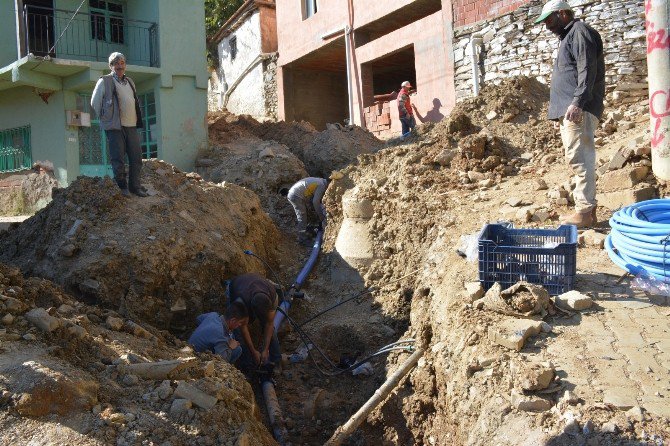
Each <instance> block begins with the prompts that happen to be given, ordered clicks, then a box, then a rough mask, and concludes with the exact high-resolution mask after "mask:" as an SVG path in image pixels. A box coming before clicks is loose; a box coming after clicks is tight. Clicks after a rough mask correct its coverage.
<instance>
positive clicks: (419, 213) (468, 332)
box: [0, 78, 670, 445]
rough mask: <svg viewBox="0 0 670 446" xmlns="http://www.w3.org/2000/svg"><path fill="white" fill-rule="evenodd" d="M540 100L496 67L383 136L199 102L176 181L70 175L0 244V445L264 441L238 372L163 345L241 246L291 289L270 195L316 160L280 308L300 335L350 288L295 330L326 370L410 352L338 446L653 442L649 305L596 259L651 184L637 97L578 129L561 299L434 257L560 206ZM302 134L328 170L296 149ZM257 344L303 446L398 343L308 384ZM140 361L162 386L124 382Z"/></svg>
mask: <svg viewBox="0 0 670 446" xmlns="http://www.w3.org/2000/svg"><path fill="white" fill-rule="evenodd" d="M547 98H548V91H547V88H546V86H544V85H542V84H539V83H537V82H535V81H533V80H530V79H527V78H518V79H512V80H508V81H505V82H503V83H502V84H501V85H500V86H498V87H495V88H485V89H484V90H483V91H482V94H481V96H480V97H478V98H474V99H469V100H466V101H464V102H462V103H459V105H458V106H457V107H456V109H455V110H454V111H453V112H452V114H451V115H450V116H449V117H448V118H447V119H445V120H444V121H443V122H441V123H438V124H431V125H426V126H422V127H420V128H419V129H418V131H417V133H416V135H414V136H412V137H411V138H409V139H405V140H392V141H389V142H387V143H385V144H383V145H382V143H380V142H378V141H376V140H374V139H373V138H371V136H370V135H369V134H367V133H365V132H364V131H362V130H361V129H358V128H355V127H353V128H350V129H341V128H336V127H333V128H330V129H328V130H326V131H325V132H321V133H319V132H316V131H314V129H313V128H311V127H310V126H309V125H307V124H304V123H300V124H295V123H293V124H287V123H263V124H260V123H257V122H255V121H253V120H250V119H249V118H246V117H235V116H231V115H221V114H218V115H212V116H211V117H210V140H211V143H212V144H211V146H212V149H211V150H210V152H208V153H206V154H202V156H201V157H200V159H199V161H198V173H197V174H196V173H190V174H184V173H182V172H178V171H176V170H175V169H174V168H172V167H171V166H169V165H167V164H164V163H160V162H156V161H151V162H148V163H147V164H146V166H147V168H146V170H145V171H146V180H147V183H148V186H149V190H150V192H151V193H152V196H151V197H149V198H146V199H139V198H133V199H131V200H125V199H123V198H122V197H121V196H120V195H118V193H116V192H115V189H114V186H113V185H112V184H111V183H110V182H109V181H102V180H94V179H80V180H77V182H75V183H74V184H73V185H72V186H70V187H69V188H68V189H66V190H64V191H61V192H60V193H58V194H57V195H56V196H55V198H54V201H53V202H52V204H50V205H49V206H48V207H47V208H46V209H44V210H43V211H41V212H40V213H38V214H36V216H35V217H33V218H32V219H30V220H28V221H27V222H25V223H23V224H21V225H20V226H19V227H18V228H15V229H12V230H10V231H9V232H7V233H4V234H0V248H1V249H0V261H2V262H5V263H7V264H10V265H14V266H17V267H20V268H21V270H22V272H23V274H25V277H26V278H24V277H23V276H22V275H21V274H20V273H19V272H18V271H17V270H16V269H13V267H5V266H2V267H0V273H2V276H1V277H0V283H1V284H2V285H0V295H2V297H1V299H2V305H3V310H2V312H1V313H2V314H1V315H0V316H1V317H2V318H1V322H2V330H4V331H3V332H2V335H1V336H2V337H1V339H2V344H1V345H0V347H2V349H3V351H2V353H0V368H2V370H3V371H2V372H0V385H1V386H2V392H3V393H2V400H1V401H2V407H3V409H4V411H3V413H2V416H0V423H2V427H3V431H2V432H3V433H2V434H1V435H3V442H9V443H12V444H27V443H29V442H30V441H31V440H32V439H36V438H46V439H50V440H51V441H52V443H55V444H67V443H81V444H115V443H116V444H165V445H167V444H173V445H174V444H271V443H272V439H271V436H270V434H269V433H268V431H266V430H265V429H264V428H263V427H262V423H263V422H266V423H267V420H265V418H264V414H263V413H262V412H263V410H262V400H261V399H260V397H259V396H258V393H259V392H258V389H257V385H256V381H255V380H254V379H253V377H252V378H251V380H250V381H249V383H250V384H251V386H249V384H247V382H245V381H244V379H243V376H242V375H241V374H240V373H238V372H237V371H236V370H235V369H233V368H231V367H229V366H227V365H226V364H222V363H220V362H219V361H218V360H216V358H214V357H211V356H209V355H196V357H195V359H192V358H193V357H194V355H193V353H192V352H191V351H189V350H188V348H185V347H186V346H185V344H184V342H183V339H184V337H185V336H186V335H187V334H188V331H189V330H190V329H191V328H192V325H193V323H192V317H193V316H194V315H195V314H197V313H198V312H200V311H202V310H210V309H217V308H220V304H221V303H220V293H221V289H220V286H221V285H220V279H221V278H228V277H230V276H232V275H235V274H238V273H240V272H242V271H245V270H255V271H261V272H263V271H264V269H263V267H262V265H260V264H259V263H258V262H257V261H254V259H251V258H249V257H247V256H244V255H243V254H241V251H242V250H243V249H246V248H251V249H253V250H254V251H256V252H257V253H259V255H261V256H262V257H264V258H266V259H267V260H268V262H269V264H270V266H271V267H272V268H273V269H274V270H275V271H276V272H277V274H278V275H279V279H280V280H281V281H282V282H284V283H291V282H292V281H293V279H294V278H295V276H296V274H297V273H298V271H299V269H300V267H301V266H302V264H303V263H304V261H305V259H306V256H307V254H308V253H309V249H308V248H302V247H299V246H298V245H297V244H296V243H295V241H294V237H293V234H292V229H291V222H292V212H291V209H290V208H289V207H288V206H287V203H286V202H285V201H284V200H283V199H282V198H280V197H278V196H277V191H278V189H279V188H281V187H284V186H285V185H290V183H291V182H292V181H295V179H298V178H299V177H301V176H303V175H305V174H309V175H326V174H329V173H330V172H331V170H334V169H339V174H340V175H337V178H338V179H337V180H334V181H332V182H331V184H330V186H329V189H328V192H327V194H326V197H325V199H324V202H325V204H326V206H327V212H328V217H329V224H328V226H327V230H326V238H325V243H324V250H323V253H322V255H321V257H320V260H319V263H318V264H317V267H316V268H315V269H314V271H313V272H312V274H311V275H310V279H309V282H308V284H307V286H306V287H305V292H306V297H305V299H302V300H296V301H295V303H294V306H293V308H292V309H291V313H290V314H291V316H292V317H293V318H294V319H295V321H296V322H297V323H298V324H300V323H302V322H304V321H307V320H308V319H309V318H311V317H312V316H313V315H315V314H316V313H317V312H319V311H320V310H323V309H326V308H328V307H330V306H332V305H333V304H335V303H339V302H343V300H344V299H348V298H351V297H356V298H355V299H353V300H350V301H348V302H346V303H343V304H342V305H341V306H339V307H337V308H335V309H334V310H332V311H330V312H328V313H325V314H324V315H323V316H321V317H319V318H317V319H315V320H313V321H310V322H309V323H307V324H305V325H304V327H303V328H304V329H305V330H306V332H307V333H308V335H309V336H310V337H311V338H312V339H313V341H314V342H315V343H316V344H317V345H318V346H319V347H320V348H321V350H323V351H324V353H325V354H326V355H327V356H328V358H330V359H331V360H332V361H333V362H334V363H338V362H340V360H346V359H347V358H351V357H358V358H361V357H363V355H365V354H369V353H371V352H374V351H375V350H377V349H378V348H379V347H382V346H384V345H387V344H389V343H391V342H394V341H396V340H398V339H413V340H414V343H415V346H416V347H422V348H425V349H426V353H425V354H424V355H423V357H422V359H421V360H420V361H419V363H418V365H417V367H415V368H414V369H413V370H412V372H411V373H410V374H409V375H408V376H407V377H406V378H405V379H403V380H402V381H401V383H400V385H399V386H398V387H397V388H396V389H395V390H394V392H392V394H391V395H390V396H389V397H388V398H386V400H385V401H384V403H383V404H382V405H380V406H379V407H378V408H377V409H376V410H374V411H373V412H372V413H371V414H370V415H369V416H368V417H367V419H366V422H365V423H364V424H363V425H362V427H361V428H360V429H359V430H358V431H357V432H356V433H355V434H354V435H353V437H352V438H351V439H350V440H349V444H357V445H363V444H375V445H376V444H426V445H443V444H463V445H489V444H493V445H521V444H525V445H538V444H545V445H618V444H631V445H657V444H658V445H662V444H667V442H668V441H670V428H669V427H668V426H669V425H670V424H669V423H668V417H670V413H669V408H670V404H667V402H666V401H667V398H668V395H670V348H669V347H668V340H669V339H670V325H668V316H669V315H670V302H669V301H668V298H666V297H663V296H655V295H647V294H645V293H644V292H642V291H640V290H635V289H633V288H631V282H630V279H627V278H624V279H621V278H620V277H621V274H622V272H621V271H619V270H618V269H617V268H616V267H614V265H613V264H612V263H611V262H610V261H609V259H608V257H607V255H606V254H605V252H604V251H603V250H602V242H603V234H604V233H606V232H607V219H608V218H609V216H610V215H611V213H612V211H613V210H614V209H616V208H618V207H619V206H621V204H623V203H625V202H630V201H631V200H639V199H645V198H649V197H652V196H654V195H657V194H660V195H661V196H663V195H664V194H665V186H664V185H663V184H658V183H657V181H656V180H655V178H654V176H653V174H651V173H650V171H649V166H650V161H649V134H648V131H647V130H646V129H647V128H648V121H647V119H648V115H647V113H648V110H647V109H646V107H645V105H644V104H627V105H625V106H622V107H621V108H612V109H608V110H607V111H606V116H605V119H604V120H603V122H602V126H601V129H600V130H599V132H598V135H597V137H598V157H599V162H598V166H599V175H600V178H599V190H598V198H599V203H600V206H599V208H598V217H599V218H598V220H599V223H598V225H596V227H595V228H592V229H591V230H589V231H580V245H579V249H578V251H577V276H576V282H575V283H576V285H575V288H576V290H577V291H578V292H579V296H577V297H576V298H571V299H568V298H564V299H558V300H556V299H554V298H550V297H549V296H548V295H547V294H546V293H543V291H542V290H541V289H540V290H538V289H535V288H532V287H521V288H519V289H518V290H514V291H510V292H508V293H502V294H500V295H494V294H493V292H489V293H488V294H486V295H484V293H483V290H481V289H480V288H479V285H478V284H477V283H473V282H476V281H477V278H478V276H477V263H476V262H474V263H473V262H469V261H468V260H466V259H465V258H463V257H461V256H460V255H459V254H458V253H457V249H458V248H462V246H461V245H462V236H468V235H473V234H476V233H477V232H478V231H479V230H480V229H481V227H482V226H483V225H484V224H486V223H488V222H493V221H497V220H506V221H511V222H513V223H514V224H515V225H516V226H517V227H521V226H523V227H541V226H555V225H557V224H558V222H557V218H558V215H559V214H561V213H564V212H567V211H568V208H569V205H570V202H571V199H572V198H571V188H572V186H571V184H570V182H569V181H566V179H567V177H568V176H567V175H566V167H565V165H564V164H563V161H562V155H561V145H560V141H559V139H558V132H557V130H555V129H554V128H553V125H552V124H551V123H549V122H547V121H546V119H545V118H546V101H547ZM345 140H346V141H348V142H347V143H346V144H344V143H340V142H341V141H345ZM323 141H326V142H328V141H334V143H332V144H330V143H327V144H325V146H326V147H327V148H326V149H325V152H326V153H329V155H328V156H330V157H331V158H332V159H337V160H341V162H340V161H338V163H337V165H335V164H333V165H328V164H327V163H324V162H323V160H322V159H320V158H318V157H315V156H314V150H315V147H317V146H322V145H323ZM333 152H335V153H334V154H333ZM345 160H346V161H345ZM240 186H243V187H240ZM245 188H248V189H245ZM77 221H79V222H80V223H79V224H77ZM159 222H160V223H159ZM216 234H219V236H217V235H216ZM352 240H354V242H352ZM114 242H116V243H114ZM264 272H265V273H266V274H268V275H270V274H271V273H270V272H269V271H264ZM32 276H39V277H42V278H41V279H38V278H35V277H32ZM28 277H31V278H28ZM45 278H46V279H50V280H53V281H54V282H56V283H57V284H59V285H62V287H64V288H61V287H60V286H59V285H54V284H53V283H52V282H50V281H48V280H46V279H45ZM94 282H96V283H97V285H96V284H94ZM180 299H181V301H180ZM180 302H181V303H182V304H183V307H185V308H182V306H180V305H177V304H178V303H180ZM154 326H155V327H158V328H154ZM165 329H169V330H170V331H169V332H168V331H167V330H165ZM175 335H177V336H176V337H175ZM280 339H281V342H282V348H283V350H284V352H285V353H286V354H287V357H286V361H284V363H283V365H282V368H281V369H280V370H277V373H276V376H275V379H276V383H277V393H278V395H279V399H280V405H281V408H282V411H283V414H284V417H285V418H286V425H287V428H288V433H289V441H290V443H291V444H323V442H324V441H326V440H327V439H328V438H329V437H330V435H331V434H332V433H333V432H334V431H335V429H336V428H337V427H338V426H339V425H341V424H343V423H344V422H345V421H346V420H347V419H348V418H349V417H350V416H351V415H352V414H353V413H354V412H355V411H356V410H357V409H358V408H359V407H360V406H361V405H362V404H363V403H364V402H365V401H366V400H367V398H369V397H370V396H371V395H372V394H373V393H374V391H375V390H376V389H377V388H378V387H379V386H380V385H381V383H382V382H383V381H384V380H385V379H386V376H388V375H389V374H390V373H392V372H393V371H394V370H395V369H396V368H397V367H398V366H399V365H400V364H401V363H402V362H403V361H404V360H405V359H406V358H407V356H408V355H409V353H406V352H397V351H396V352H392V353H389V354H387V355H380V356H377V357H375V358H374V359H372V360H371V361H370V362H371V366H372V374H371V375H365V374H363V375H356V376H353V375H352V374H351V373H349V372H347V373H337V368H333V367H329V366H328V364H327V363H326V362H325V361H324V360H319V366H320V367H321V368H322V369H324V370H323V371H324V372H325V373H320V372H319V371H318V370H317V368H316V367H315V365H314V364H313V363H312V362H310V361H309V360H307V361H304V362H292V361H290V360H289V357H288V355H290V354H291V353H293V352H294V351H295V350H298V349H299V348H300V347H301V346H302V345H301V341H300V337H299V335H298V333H297V332H296V330H295V329H292V328H291V327H287V328H286V329H285V330H283V331H282V332H281V333H280ZM313 351H314V350H313ZM315 357H316V356H315ZM158 361H179V362H178V363H174V362H169V363H167V364H166V363H164V362H163V363H161V364H160V365H158V366H157V365H156V364H155V363H156V362H158ZM175 364H177V365H175ZM173 366H174V367H175V368H174V369H172V368H171V367H173ZM155 367H158V368H159V370H160V371H161V372H160V373H162V375H160V376H158V375H151V374H149V375H147V374H146V373H148V372H146V369H150V370H156V369H155ZM165 370H168V372H165ZM156 373H158V372H156ZM191 386H192V387H191ZM193 387H195V390H194V388H193ZM45 388H46V389H63V390H58V392H60V394H63V393H64V394H70V395H72V398H69V399H67V400H66V401H64V402H60V400H57V399H55V398H53V393H49V392H50V391H45V390H44V389H45ZM251 389H254V390H256V394H257V396H256V399H254V397H252V394H251V392H252V390H251ZM68 392H69V393H68ZM54 400H57V401H54ZM38 402H39V403H38ZM259 408H261V410H259Z"/></svg>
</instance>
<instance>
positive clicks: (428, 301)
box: [319, 78, 670, 445]
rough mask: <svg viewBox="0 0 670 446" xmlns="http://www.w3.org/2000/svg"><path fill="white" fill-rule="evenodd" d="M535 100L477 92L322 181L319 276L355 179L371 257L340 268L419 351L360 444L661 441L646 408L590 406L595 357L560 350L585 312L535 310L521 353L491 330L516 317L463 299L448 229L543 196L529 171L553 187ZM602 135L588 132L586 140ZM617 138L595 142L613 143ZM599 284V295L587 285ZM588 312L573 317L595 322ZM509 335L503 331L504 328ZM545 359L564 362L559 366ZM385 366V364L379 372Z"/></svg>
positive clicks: (540, 94)
mask: <svg viewBox="0 0 670 446" xmlns="http://www.w3.org/2000/svg"><path fill="white" fill-rule="evenodd" d="M547 100H548V90H547V88H546V86H543V85H541V84H539V83H537V82H535V81H533V80H530V79H526V78H518V79H512V80H508V81H505V82H503V83H502V85H501V86H499V87H487V88H486V89H484V90H483V92H482V95H481V96H480V97H479V98H474V99H470V100H466V101H465V102H464V103H462V104H459V105H458V107H457V108H456V109H455V110H454V112H453V113H452V115H451V116H450V117H448V118H447V119H446V120H445V121H443V122H441V123H438V124H435V125H429V126H424V127H423V128H422V129H420V130H419V132H418V135H416V136H414V137H412V138H410V139H405V140H401V141H398V140H396V141H391V142H390V143H389V145H388V147H387V148H386V149H384V150H382V151H380V152H378V153H374V154H369V155H362V156H360V157H359V163H358V165H356V166H349V167H347V168H345V169H343V170H342V173H343V175H344V177H343V178H342V179H341V180H337V181H334V182H333V183H331V185H330V187H329V189H328V191H327V193H326V197H325V199H324V201H325V203H326V207H327V209H328V213H329V225H328V228H327V234H326V243H325V250H326V252H327V255H326V258H327V261H325V262H323V266H321V267H320V270H319V272H320V274H321V275H322V276H323V277H327V276H328V274H329V271H328V270H327V269H326V268H328V269H330V270H332V269H333V268H335V269H337V268H341V269H346V268H347V266H346V265H343V263H344V260H343V259H342V257H341V256H340V254H339V253H338V252H337V251H336V246H337V242H336V241H337V238H338V236H342V235H344V236H347V234H340V226H341V224H342V222H343V220H344V215H343V207H342V198H343V197H344V196H345V193H346V192H347V191H350V190H352V189H354V188H356V190H357V196H358V197H359V199H360V200H361V203H362V200H366V203H370V206H371V208H372V209H371V210H369V211H368V210H367V209H366V210H365V213H366V214H367V215H369V216H370V218H369V220H367V221H366V222H365V223H361V224H364V225H366V229H365V232H366V234H367V236H368V237H369V242H370V245H371V251H372V252H373V258H372V260H371V261H370V263H369V264H365V266H360V264H359V266H355V265H354V264H350V265H348V268H349V274H350V277H356V274H359V275H360V276H362V278H363V279H364V281H365V285H366V286H375V287H379V288H380V289H382V290H383V291H384V292H381V293H377V294H375V295H374V299H375V302H376V304H378V305H379V306H380V307H381V309H382V312H383V316H384V317H389V318H391V317H394V318H397V319H402V318H407V319H408V320H409V321H410V326H409V329H408V330H407V332H406V333H404V335H403V337H412V338H415V339H416V340H417V342H418V343H419V345H422V346H424V347H426V348H427V352H426V354H425V355H424V358H423V359H422V360H421V361H420V362H419V365H418V366H417V368H416V369H415V370H414V371H413V372H412V374H411V375H410V377H409V378H408V379H407V380H406V381H405V382H404V383H403V384H402V385H401V386H400V387H399V388H398V389H397V390H396V391H395V392H394V394H393V396H392V397H390V398H389V400H388V401H387V402H386V403H385V404H384V406H383V407H382V408H381V409H377V410H375V411H374V412H373V413H372V415H371V416H369V417H368V419H367V421H368V424H367V426H366V427H365V428H364V429H363V433H364V434H363V436H364V438H365V439H366V440H367V441H369V442H370V443H373V442H375V441H376V442H378V443H379V442H389V443H392V444H472V445H475V444H501V445H512V444H514V445H518V444H528V445H531V444H551V445H569V444H627V443H626V442H631V443H630V444H640V443H639V441H640V440H644V441H649V442H655V443H654V444H661V443H662V442H663V438H668V436H669V435H670V432H669V431H668V429H667V426H668V424H667V420H665V419H664V418H663V417H662V416H659V415H658V414H657V413H651V412H646V411H643V410H642V409H640V408H639V407H638V408H633V409H635V410H636V411H637V412H636V413H643V415H634V414H632V413H629V412H626V411H625V410H627V409H630V407H628V408H627V409H625V410H621V407H617V408H615V407H613V406H612V405H611V404H610V405H608V404H603V402H602V401H603V396H602V395H603V393H602V390H598V391H593V390H592V386H591V384H593V382H592V376H594V375H593V374H595V373H596V372H597V367H596V366H591V365H590V366H589V370H587V371H586V372H585V375H579V374H578V373H577V371H576V368H577V366H574V364H579V363H583V362H588V363H589V364H591V363H594V364H595V363H597V362H598V360H599V359H602V358H589V357H588V356H587V355H586V354H582V353H581V351H580V354H576V353H577V352H574V354H573V352H572V351H571V350H570V351H569V349H570V347H569V346H570V345H571V341H575V342H579V341H578V340H580V339H581V340H582V342H584V340H583V339H582V338H579V337H577V336H576V335H575V334H574V333H573V332H572V331H571V330H573V329H574V328H575V326H576V325H579V321H584V319H585V318H586V317H587V316H586V315H580V316H579V317H577V316H575V317H573V318H571V317H570V316H569V315H564V314H562V313H558V314H555V315H553V316H546V317H547V318H548V322H549V323H548V324H546V325H541V324H540V323H539V322H535V324H536V325H535V326H534V328H533V331H532V333H534V335H532V337H531V335H530V334H528V338H529V339H530V340H529V341H527V343H528V344H527V347H526V348H525V349H524V350H523V352H522V353H521V352H519V351H518V350H517V348H516V344H514V345H512V344H513V343H510V344H509V345H512V347H514V348H512V347H504V346H503V344H501V343H498V342H497V339H498V338H501V336H499V332H498V331H497V330H500V333H503V331H502V329H503V328H505V327H506V325H505V324H506V323H507V322H506V321H508V320H509V318H510V317H512V318H513V319H511V321H513V322H514V323H517V322H516V321H517V320H518V318H516V319H514V316H509V315H508V314H500V312H498V313H496V312H493V311H487V310H480V309H477V308H475V307H474V306H473V304H472V300H474V299H475V298H474V297H473V296H471V295H469V294H468V293H467V291H466V289H465V288H464V283H466V282H471V281H475V280H476V278H477V265H476V264H472V263H468V262H466V261H465V260H464V259H462V258H461V257H460V256H459V255H458V254H457V253H456V249H457V248H459V246H460V245H461V241H460V237H461V236H462V235H468V234H473V233H476V232H477V231H478V230H479V229H481V226H482V223H484V222H491V221H495V220H498V219H500V218H501V217H502V215H501V209H502V207H503V205H504V204H505V203H506V202H507V201H509V200H510V197H515V196H522V197H524V200H528V202H529V203H530V202H533V203H542V204H544V203H546V202H547V198H549V197H548V193H547V192H545V191H544V190H545V189H547V185H546V184H544V187H543V188H535V186H532V187H529V184H534V182H536V181H537V180H539V179H541V177H542V176H543V175H545V174H549V173H550V174H551V175H552V176H551V177H548V178H551V179H547V181H554V182H555V183H556V184H559V183H560V182H564V181H565V170H562V169H561V168H559V167H557V166H556V164H557V163H556V162H555V160H556V159H557V158H558V157H560V156H561V154H560V152H559V149H560V139H559V136H558V130H555V129H554V128H553V124H552V123H549V122H547V121H546V108H547ZM629 128H630V127H629ZM608 134H611V132H609V131H607V130H606V129H601V130H600V131H599V132H598V136H599V138H605V137H604V136H603V135H608ZM621 137H622V135H621V134H618V135H615V136H612V137H607V139H606V140H612V143H613V144H614V143H615V140H616V139H617V138H618V139H621ZM559 171H560V172H559ZM561 177H562V178H561ZM557 178H561V179H558V180H557ZM462 189H466V190H462ZM470 190H472V191H473V192H470ZM524 200H516V201H519V202H522V201H524ZM566 203H567V200H566ZM516 205H518V204H516ZM366 206H367V204H366ZM360 207H361V208H363V205H362V204H361V206H360ZM605 219H606V218H605ZM359 220H360V219H359ZM522 223H523V224H528V223H527V222H526V220H523V221H522ZM530 224H531V225H536V224H538V223H530ZM361 231H362V230H361ZM415 272H416V273H415ZM412 273H415V274H414V275H411V276H410V274H412ZM598 280H601V278H599V279H598ZM602 280H604V279H602ZM389 285H390V286H389ZM389 288H391V289H389ZM601 292H602V293H605V294H607V293H608V292H609V291H608V290H607V289H601V288H596V289H595V290H594V293H595V295H597V294H598V293H601ZM482 294H483V293H482ZM477 297H481V295H479V296H477ZM471 299H472V300H471ZM512 302H513V303H514V305H516V307H515V308H514V313H525V312H526V311H527V310H529V308H530V307H531V304H533V308H534V306H535V305H534V304H535V303H536V302H535V301H531V300H529V296H528V295H527V294H524V293H523V292H522V293H520V294H518V295H515V296H514V297H513V298H512ZM542 313H543V315H544V312H542ZM522 321H523V320H522ZM592 321H593V319H590V320H589V321H587V322H589V323H596V322H598V321H595V322H592ZM531 322H532V321H531ZM509 323H511V322H509ZM585 324H586V322H585ZM508 328H509V327H508ZM542 330H548V332H546V331H545V332H543V331H542ZM552 330H553V331H552ZM511 332H512V333H513V334H515V333H517V332H516V331H515V327H512V329H511ZM525 333H526V332H524V334H525ZM528 333H531V331H529V332H528ZM524 340H526V338H525V337H524ZM577 345H578V344H576V343H575V344H574V345H573V346H574V347H575V348H576V346H577ZM519 349H520V348H519ZM568 351H569V352H568ZM567 357H569V358H570V359H569V360H567V359H565V361H564V358H567ZM575 357H576V358H575ZM551 361H562V362H563V361H564V362H563V364H562V368H561V369H559V368H558V367H556V366H555V365H552V364H551ZM400 362H402V359H399V360H398V363H400ZM396 364H397V363H396V362H395V358H394V359H392V360H390V361H389V365H388V369H393V368H394V367H395V366H396ZM603 373H607V372H603ZM661 375H663V371H661ZM601 379H603V378H601ZM661 379H662V380H667V375H665V377H663V378H661ZM594 381H595V380H594ZM600 384H602V381H601V383H600ZM600 388H601V389H602V385H601V387H600ZM574 392H576V395H578V396H575V393H574ZM599 392H600V393H599ZM622 407H624V406H622ZM650 407H651V406H650ZM659 441H660V443H659Z"/></svg>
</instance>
